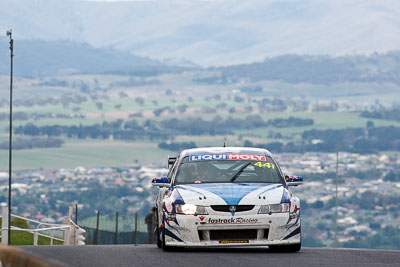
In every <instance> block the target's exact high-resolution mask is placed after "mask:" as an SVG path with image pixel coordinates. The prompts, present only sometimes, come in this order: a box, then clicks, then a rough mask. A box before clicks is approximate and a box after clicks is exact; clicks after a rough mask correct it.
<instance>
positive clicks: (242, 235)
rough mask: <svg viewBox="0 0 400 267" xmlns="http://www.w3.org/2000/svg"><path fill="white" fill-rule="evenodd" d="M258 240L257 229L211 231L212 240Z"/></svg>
mask: <svg viewBox="0 0 400 267" xmlns="http://www.w3.org/2000/svg"><path fill="white" fill-rule="evenodd" d="M250 239H257V229H243V230H210V240H250Z"/></svg>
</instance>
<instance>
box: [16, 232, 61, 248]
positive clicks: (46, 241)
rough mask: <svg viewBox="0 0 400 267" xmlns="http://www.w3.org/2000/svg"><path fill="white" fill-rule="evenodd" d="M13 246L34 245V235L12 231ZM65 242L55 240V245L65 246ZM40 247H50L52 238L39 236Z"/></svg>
mask: <svg viewBox="0 0 400 267" xmlns="http://www.w3.org/2000/svg"><path fill="white" fill-rule="evenodd" d="M10 241H11V244H12V245H15V246H26V245H33V234H31V233H27V232H20V231H11V238H10ZM63 244H64V242H61V241H58V240H53V245H63ZM38 245H50V238H47V237H43V236H39V238H38Z"/></svg>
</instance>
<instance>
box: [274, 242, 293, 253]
mask: <svg viewBox="0 0 400 267" xmlns="http://www.w3.org/2000/svg"><path fill="white" fill-rule="evenodd" d="M268 247H269V249H270V250H271V251H273V252H297V251H300V249H301V243H299V244H291V245H275V246H268Z"/></svg>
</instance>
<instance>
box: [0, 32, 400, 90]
mask: <svg viewBox="0 0 400 267" xmlns="http://www.w3.org/2000/svg"><path fill="white" fill-rule="evenodd" d="M0 47H2V49H0V52H1V53H0V74H5V75H8V74H9V68H10V66H9V64H10V59H9V51H7V50H8V43H7V40H6V39H4V38H3V39H0ZM14 53H15V57H14V60H15V65H14V66H15V67H14V68H15V69H14V70H15V75H16V76H25V77H43V76H53V75H62V74H73V73H93V74H110V73H111V74H122V75H134V76H142V77H146V76H156V75H159V74H162V73H171V72H182V71H190V70H197V71H200V70H205V72H204V74H202V75H200V76H199V78H196V79H194V82H197V83H208V84H229V83H238V82H240V81H241V80H242V81H243V80H244V81H253V82H257V81H265V80H268V81H283V82H286V83H311V84H335V83H353V82H356V83H393V84H397V85H400V71H399V70H400V50H398V51H391V52H387V53H381V54H378V53H374V54H372V55H352V56H340V57H333V56H326V55H314V56H310V55H282V56H276V57H271V58H266V59H265V60H263V61H260V62H253V63H250V64H238V65H231V66H227V67H210V68H201V67H199V66H196V65H194V64H192V63H191V62H173V61H171V62H166V61H163V62H160V61H157V60H152V59H149V58H146V57H139V56H135V55H132V54H130V53H128V52H123V51H120V50H115V49H111V48H93V47H91V46H90V45H88V44H81V43H75V42H71V41H41V40H17V41H16V42H15V52H14Z"/></svg>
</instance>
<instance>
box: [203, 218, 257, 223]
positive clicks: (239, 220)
mask: <svg viewBox="0 0 400 267" xmlns="http://www.w3.org/2000/svg"><path fill="white" fill-rule="evenodd" d="M257 222H258V219H255V218H243V217H232V218H226V219H224V218H218V219H214V218H208V221H207V223H209V224H241V223H245V224H253V223H257Z"/></svg>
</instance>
